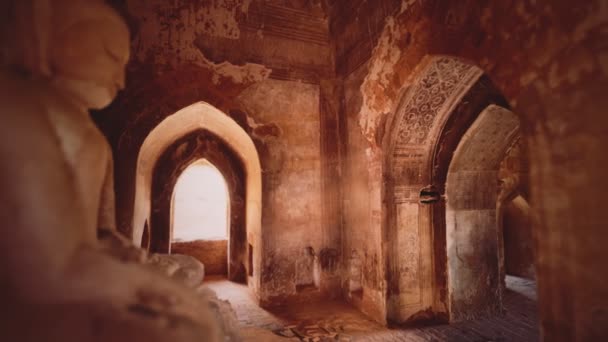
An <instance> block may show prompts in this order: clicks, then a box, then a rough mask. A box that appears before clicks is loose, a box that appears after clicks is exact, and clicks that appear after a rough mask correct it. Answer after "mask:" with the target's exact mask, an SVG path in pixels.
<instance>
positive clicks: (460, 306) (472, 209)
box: [446, 105, 519, 321]
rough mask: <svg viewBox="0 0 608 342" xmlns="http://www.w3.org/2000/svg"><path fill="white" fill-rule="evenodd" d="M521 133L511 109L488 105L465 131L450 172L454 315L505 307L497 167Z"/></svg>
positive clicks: (472, 314) (450, 280)
mask: <svg viewBox="0 0 608 342" xmlns="http://www.w3.org/2000/svg"><path fill="white" fill-rule="evenodd" d="M518 135H519V120H518V118H517V117H516V116H515V115H514V114H513V113H512V112H510V111H509V110H506V109H504V108H502V107H499V106H494V105H492V106H489V107H488V108H486V109H485V110H484V111H483V112H482V113H481V114H480V115H479V117H478V118H477V119H476V120H475V122H474V123H473V125H472V126H471V127H470V128H469V129H468V130H467V132H466V133H465V135H464V136H463V137H462V139H461V141H460V143H459V144H458V147H457V148H456V151H455V152H454V156H453V158H452V162H451V163H450V167H449V170H448V175H447V184H446V198H447V200H446V234H447V260H448V266H447V270H448V272H447V273H448V293H449V294H448V295H449V299H450V301H449V307H450V310H449V312H450V319H451V320H454V321H456V320H464V319H470V318H474V317H476V316H479V315H483V314H487V313H499V312H500V311H501V309H502V296H503V293H502V288H503V287H502V285H501V284H502V281H503V277H504V270H503V266H502V265H503V264H502V252H501V251H502V243H501V242H502V239H501V238H500V236H501V235H502V231H500V227H501V224H500V223H499V222H498V215H497V205H498V171H499V168H500V164H501V162H502V160H503V159H504V158H505V154H506V152H507V150H508V148H509V147H511V146H512V145H513V143H514V142H515V141H516V139H517V137H518Z"/></svg>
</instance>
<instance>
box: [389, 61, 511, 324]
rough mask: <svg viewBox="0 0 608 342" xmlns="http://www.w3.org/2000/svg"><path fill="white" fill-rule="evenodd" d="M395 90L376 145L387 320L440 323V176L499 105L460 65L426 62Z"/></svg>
mask: <svg viewBox="0 0 608 342" xmlns="http://www.w3.org/2000/svg"><path fill="white" fill-rule="evenodd" d="M408 84H409V86H408V87H407V88H405V89H403V91H402V93H401V95H400V96H401V98H400V100H399V101H398V102H397V107H396V109H395V110H394V112H393V115H392V116H391V117H389V118H388V120H387V124H386V129H385V132H387V134H386V136H385V137H384V140H383V150H384V156H385V157H384V182H383V210H384V211H385V214H384V215H383V229H384V232H383V238H384V239H385V244H386V248H385V253H386V255H385V260H386V273H387V320H388V321H392V322H398V323H402V322H406V321H410V320H416V319H429V318H438V319H441V320H447V319H448V298H447V275H446V271H445V265H446V262H447V260H446V257H445V255H446V254H445V203H444V199H443V194H444V189H445V179H446V175H447V170H448V167H449V164H450V161H451V158H452V153H453V151H454V150H455V149H456V146H457V145H458V142H459V141H460V138H461V137H462V135H463V134H464V132H465V131H466V130H467V129H468V127H469V126H470V125H471V124H472V122H473V121H474V120H475V118H476V117H477V116H478V115H479V113H481V112H482V111H483V109H485V108H486V107H487V106H488V105H490V104H493V103H496V104H500V105H503V106H506V101H505V100H504V99H503V98H502V96H501V95H500V93H499V92H498V91H497V90H496V88H495V87H494V86H493V85H492V82H491V81H490V80H489V78H487V77H486V76H484V74H483V71H482V70H481V69H479V68H478V67H476V66H475V65H473V64H471V63H468V62H466V61H464V60H460V59H457V58H453V57H449V56H427V57H425V58H424V59H423V60H422V61H421V63H420V65H419V66H418V67H417V68H416V71H415V73H414V75H413V77H411V79H410V82H409V83H408Z"/></svg>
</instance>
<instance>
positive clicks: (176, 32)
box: [127, 0, 272, 84]
mask: <svg viewBox="0 0 608 342" xmlns="http://www.w3.org/2000/svg"><path fill="white" fill-rule="evenodd" d="M250 3H251V0H244V1H228V0H218V1H213V3H212V4H205V5H201V4H185V3H184V4H181V3H180V2H177V4H176V3H174V2H167V1H163V0H149V1H145V2H143V1H136V0H128V5H127V6H128V10H129V12H131V13H139V14H141V13H145V15H143V16H142V20H141V21H140V22H139V27H138V35H137V39H136V41H134V42H133V46H134V51H133V55H134V58H135V59H136V60H137V61H139V62H148V63H153V64H155V65H168V66H171V67H176V66H177V65H179V64H187V63H192V64H195V65H198V66H202V67H205V68H208V69H210V70H212V71H213V72H214V74H215V75H214V76H213V79H212V80H213V83H214V84H219V83H220V82H221V81H222V79H230V80H231V81H232V82H234V83H255V82H260V81H263V80H265V79H267V78H268V77H269V76H270V73H271V71H272V70H271V69H269V68H267V67H265V66H263V65H260V64H252V63H246V64H244V65H242V66H240V65H234V64H231V63H229V62H222V63H213V62H211V61H210V60H209V59H207V58H206V57H205V55H204V54H203V53H202V52H201V51H200V50H199V49H198V48H197V46H196V44H195V40H196V39H197V38H198V37H201V36H209V37H214V38H225V39H234V40H236V39H239V37H240V30H239V27H238V22H237V21H236V18H237V14H238V12H240V13H243V14H246V13H247V11H248V8H249V5H250ZM150 16H152V17H153V18H150ZM175 16H177V17H178V18H174V17H175Z"/></svg>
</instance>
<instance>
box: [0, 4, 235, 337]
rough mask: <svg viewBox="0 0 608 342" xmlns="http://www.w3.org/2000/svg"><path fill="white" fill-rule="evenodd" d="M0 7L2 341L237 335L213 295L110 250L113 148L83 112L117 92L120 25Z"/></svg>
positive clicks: (93, 15)
mask: <svg viewBox="0 0 608 342" xmlns="http://www.w3.org/2000/svg"><path fill="white" fill-rule="evenodd" d="M0 11H1V12H2V14H0V16H3V18H1V19H4V20H0V21H1V23H0V25H2V29H1V31H0V33H1V34H2V36H1V39H2V45H1V49H2V51H1V52H2V53H1V54H0V58H1V61H0V62H1V68H0V118H1V122H0V189H1V190H0V222H1V223H0V224H1V226H2V230H3V232H4V233H5V234H4V238H3V239H0V241H1V242H0V279H1V281H0V300H2V303H3V305H2V309H0V313H1V315H0V318H2V319H1V321H2V322H1V323H0V336H6V337H7V338H8V339H7V340H14V341H17V340H18V341H29V340H36V341H42V340H44V341H90V340H100V341H134V340H145V341H225V340H231V339H234V336H233V334H231V333H229V331H227V330H229V329H228V328H227V327H226V326H225V325H226V324H224V322H223V321H222V320H221V319H219V318H218V317H219V316H220V313H219V310H220V309H218V305H217V303H214V302H213V298H211V296H210V295H208V294H200V293H198V294H197V293H196V292H195V291H194V290H193V289H188V288H187V287H185V286H184V285H182V284H180V283H179V282H177V281H175V280H172V279H169V278H167V277H165V276H163V275H162V274H159V273H157V272H153V271H151V270H149V267H145V266H143V265H141V264H139V262H141V261H143V259H145V254H143V253H142V252H140V251H139V250H138V249H136V248H134V247H131V246H124V245H123V246H120V244H118V245H117V244H116V241H119V240H120V238H118V235H117V234H116V233H115V222H114V207H113V205H114V198H113V184H112V175H113V171H112V162H111V161H112V157H111V151H110V148H109V146H108V144H107V142H106V140H105V138H104V137H103V135H102V134H101V133H100V132H99V131H98V130H97V128H96V127H95V125H94V124H93V122H92V121H91V119H90V117H89V113H88V109H99V108H103V107H105V106H106V105H108V104H109V103H110V102H111V101H112V100H113V98H114V97H115V95H116V93H117V91H118V90H119V89H121V88H122V87H123V86H124V67H125V64H126V62H127V60H128V57H129V34H128V30H127V27H126V25H125V24H124V22H123V21H122V20H121V19H120V17H119V16H118V15H117V14H116V13H115V12H113V11H112V10H111V9H110V8H109V7H107V6H106V5H105V4H104V3H103V2H102V1H97V0H52V1H51V0H14V1H4V2H2V4H0ZM98 234H99V236H100V237H102V241H103V242H102V243H100V241H99V240H98Z"/></svg>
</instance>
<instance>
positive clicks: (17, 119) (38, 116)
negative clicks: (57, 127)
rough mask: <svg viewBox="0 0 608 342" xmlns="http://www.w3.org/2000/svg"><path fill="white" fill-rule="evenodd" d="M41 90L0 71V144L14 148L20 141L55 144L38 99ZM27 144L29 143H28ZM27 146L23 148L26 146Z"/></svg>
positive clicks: (31, 83)
mask: <svg viewBox="0 0 608 342" xmlns="http://www.w3.org/2000/svg"><path fill="white" fill-rule="evenodd" d="M43 93H44V89H43V87H41V86H40V85H39V84H36V82H32V81H28V80H26V79H23V78H21V77H18V75H14V74H12V73H10V72H6V71H0V117H1V124H0V144H1V145H4V144H6V143H7V141H8V143H9V144H10V145H11V146H12V147H14V148H18V145H17V144H18V143H20V142H23V141H24V140H28V141H31V140H35V141H38V142H39V143H45V142H46V143H48V142H49V140H50V141H56V134H55V131H54V130H53V127H52V125H51V124H50V121H49V117H48V113H47V109H46V108H45V106H44V104H43V102H42V101H41V99H42V97H43V96H42V94H43ZM30 144H31V142H30ZM30 144H27V145H30Z"/></svg>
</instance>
